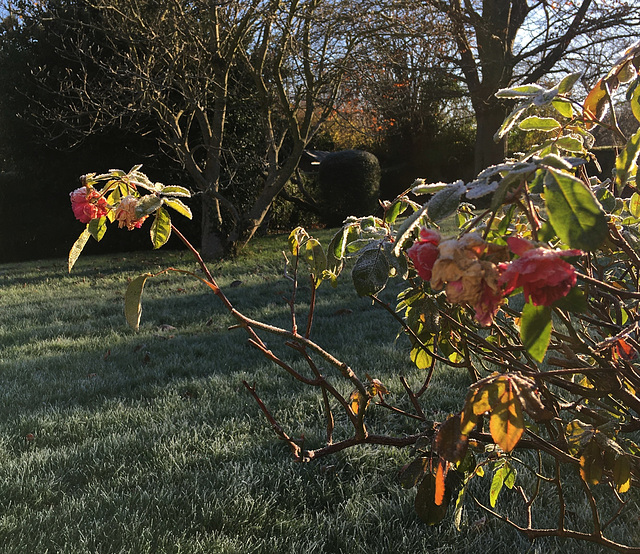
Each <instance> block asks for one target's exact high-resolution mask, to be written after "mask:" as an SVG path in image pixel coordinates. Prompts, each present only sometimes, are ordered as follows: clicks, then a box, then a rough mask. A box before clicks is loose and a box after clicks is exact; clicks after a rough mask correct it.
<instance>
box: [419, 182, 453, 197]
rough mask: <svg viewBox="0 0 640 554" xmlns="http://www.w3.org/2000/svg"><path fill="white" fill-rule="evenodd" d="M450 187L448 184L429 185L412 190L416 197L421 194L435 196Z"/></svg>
mask: <svg viewBox="0 0 640 554" xmlns="http://www.w3.org/2000/svg"><path fill="white" fill-rule="evenodd" d="M448 186H449V184H448V183H430V184H428V185H417V186H415V187H413V188H412V189H411V192H412V193H413V194H416V195H421V194H435V193H436V192H440V191H441V190H443V189H446V188H447V187H448Z"/></svg>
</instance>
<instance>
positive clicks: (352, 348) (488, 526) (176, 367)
mask: <svg viewBox="0 0 640 554" xmlns="http://www.w3.org/2000/svg"><path fill="white" fill-rule="evenodd" d="M325 235H326V232H325ZM285 247H286V237H283V236H278V237H268V238H266V239H260V240H258V241H256V242H255V243H254V245H253V246H252V247H251V249H250V252H248V253H247V254H245V255H242V256H240V258H238V259H236V260H232V261H227V262H223V263H219V264H213V265H212V269H213V270H214V273H215V274H216V275H217V276H218V277H219V281H220V284H221V285H222V286H223V287H225V290H226V292H227V293H228V295H229V297H230V298H231V300H232V301H233V302H234V303H235V304H236V305H237V307H238V309H240V310H241V311H244V312H246V313H247V314H248V315H250V316H251V317H255V318H258V319H263V320H266V321H267V322H269V323H275V324H278V325H283V326H286V325H288V322H289V319H290V314H289V309H288V307H287V306H286V304H285V303H284V301H283V297H284V296H288V294H289V292H290V283H289V281H287V280H286V279H285V278H284V277H283V269H284V258H283V256H282V254H281V253H280V251H281V250H282V249H284V248H285ZM170 265H171V266H174V267H177V268H181V269H188V270H191V271H196V270H197V265H196V264H195V263H194V262H193V261H192V260H191V259H190V257H189V256H188V255H187V254H183V253H177V252H169V251H167V252H162V251H160V252H150V253H144V254H127V255H121V256H108V257H107V256H105V257H87V258H80V260H79V261H78V264H77V266H76V268H75V269H74V271H73V273H72V274H71V275H68V274H67V272H66V263H65V261H64V260H48V261H41V262H34V263H28V264H11V265H3V266H0V286H1V287H2V288H1V293H0V398H1V401H0V551H1V552H2V553H3V554H4V553H16V554H17V553H20V554H22V553H40V552H42V553H44V552H64V553H69V554H74V553H78V554H80V553H87V552H96V553H97V552H100V553H111V552H132V553H133V552H135V553H137V552H141V553H144V552H149V553H152V552H153V553H158V552H163V553H164V552H176V553H178V552H182V553H184V552H187V553H210V552H224V553H232V552H233V553H235V552H238V553H246V552H304V553H309V552H317V553H325V552H345V553H347V552H349V553H360V552H361V553H369V552H376V553H386V552H388V553H398V552H425V551H429V552H475V551H483V552H498V551H500V552H503V551H513V552H552V551H559V550H566V551H568V552H598V551H599V550H598V549H597V548H593V547H589V546H585V545H580V544H577V543H572V542H563V541H559V540H555V539H548V540H545V541H539V542H536V543H530V542H529V541H527V540H526V539H525V538H523V537H522V536H520V535H519V534H517V533H516V532H514V531H513V530H511V529H509V528H508V527H507V526H505V525H504V524H501V523H499V522H497V521H494V520H491V519H486V518H485V517H484V513H483V512H482V511H481V510H480V509H479V508H478V507H476V506H474V504H473V503H470V505H469V510H468V511H467V513H466V515H465V518H464V523H465V525H464V526H463V527H462V530H461V531H460V532H458V531H457V530H455V528H454V527H453V524H452V522H451V518H448V519H447V520H445V522H443V523H442V524H441V525H439V526H437V527H435V528H430V527H425V526H424V525H423V524H422V523H421V522H420V520H419V519H418V518H417V516H416V515H415V513H414V510H413V498H414V492H413V491H405V490H403V489H401V488H400V486H399V485H398V483H397V479H396V475H397V471H398V469H399V468H400V467H401V466H402V464H404V463H405V462H406V461H408V460H409V459H410V452H408V451H402V450H400V451H399V450H394V449H391V448H377V449H376V448H371V447H360V448H354V449H352V450H350V451H346V452H343V453H341V454H338V455H335V456H332V457H328V458H324V459H321V460H318V461H317V462H314V463H310V464H296V463H294V462H292V460H291V456H290V453H289V451H288V449H287V447H286V446H285V445H284V444H283V443H282V442H280V441H279V440H278V439H277V438H276V437H275V435H274V434H273V432H272V431H271V429H270V427H269V425H268V423H267V422H266V421H265V419H264V417H263V416H262V413H261V412H260V410H259V408H258V407H257V406H256V404H255V402H254V401H253V400H252V399H251V398H250V396H249V395H248V394H247V392H246V391H245V389H244V387H243V386H242V381H243V380H246V381H248V382H250V383H252V384H255V386H256V390H257V391H258V393H259V394H260V396H261V397H262V399H263V400H264V402H265V403H266V405H267V406H269V408H270V409H271V410H272V412H273V414H274V416H275V417H276V418H277V419H278V421H279V422H280V423H281V424H282V425H283V426H284V427H285V428H286V430H287V431H288V432H289V433H290V434H291V435H293V436H296V437H299V436H301V435H304V436H305V440H306V441H307V442H308V444H309V446H314V445H316V446H319V445H320V444H321V442H322V440H323V433H324V423H323V420H322V414H321V402H320V399H319V397H318V395H317V391H315V390H310V389H308V388H307V387H305V386H303V385H301V384H299V383H297V382H293V381H292V380H291V379H290V378H289V377H288V376H287V375H286V374H285V373H284V372H283V371H282V370H280V369H279V368H277V367H276V366H274V365H273V364H271V363H269V362H268V361H266V360H264V359H263V358H262V357H261V356H260V355H259V354H258V353H257V352H256V351H255V350H253V349H252V348H250V347H249V346H248V345H247V343H246V341H245V338H246V337H245V336H244V335H243V332H242V331H241V330H229V329H228V327H229V325H231V324H232V323H233V321H232V320H231V319H230V317H229V316H228V314H227V313H226V312H225V311H224V310H223V308H222V306H221V305H220V303H219V302H217V300H216V298H215V297H214V295H213V294H211V292H210V291H208V290H206V288H205V287H203V286H202V285H201V284H199V282H198V281H196V280H194V279H190V278H188V277H185V276H181V275H163V276H161V277H158V278H155V279H151V280H150V281H149V282H148V283H147V285H146V288H145V294H144V297H143V313H142V324H141V329H140V331H139V332H138V333H133V332H131V331H130V330H129V329H128V327H127V326H126V322H125V320H124V316H123V297H124V291H125V289H126V286H127V282H128V280H129V279H131V278H134V277H135V276H137V275H138V274H139V273H141V272H147V271H150V272H155V271H159V270H160V269H162V268H164V267H166V266H170ZM348 279H349V276H348V274H346V275H345V276H344V279H343V284H342V286H340V287H338V288H337V289H335V290H334V289H332V288H331V287H329V286H327V285H324V284H323V285H322V287H321V289H320V291H319V292H320V297H319V301H318V307H317V315H316V320H315V322H314V333H315V335H314V336H315V338H316V340H317V341H318V342H319V343H320V344H321V345H323V346H324V347H325V348H326V349H328V350H330V351H331V352H334V353H335V354H336V355H337V356H338V357H339V358H341V359H343V360H344V361H346V362H347V363H349V365H350V366H352V367H353V368H354V369H355V370H356V371H357V372H358V373H359V374H360V375H361V376H364V373H365V372H366V373H369V374H370V375H372V376H374V377H377V378H379V379H381V380H382V381H383V382H384V383H385V384H386V385H387V386H388V387H389V388H390V389H391V391H392V397H393V398H394V400H397V401H398V402H399V403H400V404H402V402H404V401H403V400H402V398H401V393H402V387H401V385H400V383H399V382H398V379H397V377H398V375H405V376H406V377H407V379H408V380H409V382H410V383H412V384H415V385H417V384H418V383H420V382H421V380H422V378H423V375H422V374H421V373H420V372H419V371H417V370H416V369H415V368H414V367H413V366H412V364H411V363H410V362H409V360H408V354H407V348H406V347H407V343H406V342H405V341H404V339H403V338H402V337H400V338H399V339H398V340H396V333H397V326H396V324H395V322H394V321H393V320H392V319H391V318H390V317H389V316H388V314H386V313H385V312H383V311H382V310H380V309H377V308H374V307H372V306H371V303H370V302H369V301H368V300H366V299H361V298H358V297H357V296H356V295H355V293H354V292H353V290H352V287H351V286H350V284H349V282H348ZM232 284H233V286H232ZM397 287H398V285H392V286H391V288H390V290H389V291H388V293H387V297H386V298H387V300H388V301H391V302H392V301H393V299H394V296H395V294H396V293H397V292H398V290H399V289H398V288H397ZM307 297H308V289H307V290H306V291H305V290H304V283H303V287H302V289H301V291H300V300H301V308H302V310H301V313H300V317H301V318H304V317H305V315H306V312H305V310H304V307H305V304H304V302H305V299H306V298H307ZM345 309H346V310H345ZM265 340H267V343H268V344H269V346H270V347H271V348H273V349H274V350H275V351H277V352H279V353H281V354H282V355H283V356H286V357H287V359H288V360H291V361H292V363H298V362H295V360H294V357H293V355H292V354H291V353H290V352H287V349H286V348H285V347H283V346H282V345H280V344H278V342H277V340H275V339H273V338H269V337H266V338H265ZM297 367H298V366H297ZM299 367H301V368H302V366H299ZM325 369H326V370H327V374H331V375H333V374H332V373H331V369H330V368H325ZM336 382H337V383H338V386H339V388H340V390H342V391H343V392H344V393H345V394H348V393H349V386H348V385H347V384H346V383H344V382H341V381H340V380H339V379H337V380H336ZM468 382H469V381H468V377H467V375H466V373H465V372H464V371H459V372H456V371H453V370H446V371H440V372H437V373H436V376H435V378H434V381H433V383H432V385H431V388H430V390H429V391H428V393H427V395H426V399H425V412H426V413H427V416H428V417H432V418H433V419H438V418H442V417H443V416H445V415H447V414H448V413H451V412H454V411H456V410H458V409H459V407H460V405H461V402H462V399H463V398H464V394H465V388H466V386H467V385H468ZM368 418H369V420H368V425H369V427H370V429H371V430H375V431H376V432H385V431H387V432H394V433H412V432H415V431H416V430H417V429H418V428H419V427H418V426H417V424H416V423H415V422H412V421H404V420H401V419H398V418H397V417H394V416H393V415H392V414H391V413H390V412H388V411H384V410H381V409H376V408H372V409H371V410H370V413H369V414H368ZM340 432H345V426H344V422H342V421H340V420H338V422H337V433H340ZM485 481H486V480H485ZM487 488H488V482H485V483H483V484H481V485H480V486H479V488H477V489H476V491H477V493H478V495H479V498H482V499H483V500H485V501H487V500H488V498H487V495H488V493H487ZM576 490H577V489H576ZM519 506H520V503H519V501H518V497H517V495H516V494H515V492H513V491H505V492H504V493H503V494H502V495H501V497H500V499H499V505H498V507H499V508H501V509H506V510H507V511H508V512H509V510H511V511H512V513H513V514H514V515H515V516H518V515H519V514H518V510H519V509H520V508H519ZM576 511H578V510H577V509H576ZM542 517H543V520H542V523H543V524H544V525H553V524H554V519H553V518H554V517H555V515H554V513H549V514H542ZM636 527H637V526H636ZM616 533H617V535H618V536H619V537H620V538H621V539H622V540H633V539H635V540H636V542H638V541H640V537H638V531H637V530H636V528H633V527H627V528H624V527H623V528H621V529H619V530H616ZM634 534H635V536H634Z"/></svg>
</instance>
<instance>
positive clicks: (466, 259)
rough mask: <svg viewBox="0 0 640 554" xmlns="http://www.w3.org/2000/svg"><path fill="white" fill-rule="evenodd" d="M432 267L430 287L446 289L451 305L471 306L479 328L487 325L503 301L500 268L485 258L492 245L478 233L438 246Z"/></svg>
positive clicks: (488, 255) (488, 254)
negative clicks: (437, 252)
mask: <svg viewBox="0 0 640 554" xmlns="http://www.w3.org/2000/svg"><path fill="white" fill-rule="evenodd" d="M438 250H439V257H438V259H437V260H436V262H435V264H434V265H433V269H432V277H431V288H433V289H434V290H438V289H441V288H443V286H444V288H445V293H446V295H447V300H448V301H449V302H451V303H452V304H469V305H470V306H471V307H472V308H473V309H474V311H475V319H476V321H477V322H478V323H480V325H483V326H488V325H491V323H492V322H493V318H494V317H495V315H496V314H497V313H498V310H499V308H500V306H501V304H502V302H503V301H504V295H503V294H502V291H501V287H500V285H499V278H500V268H499V267H498V266H497V265H496V264H495V263H493V262H492V261H490V260H489V259H486V258H487V257H491V255H490V245H489V244H488V243H487V242H485V241H484V240H483V239H482V237H480V236H479V235H477V234H475V233H469V234H467V235H464V236H463V237H462V238H461V239H459V240H455V239H451V240H446V241H444V242H442V243H441V244H440V245H439V248H438Z"/></svg>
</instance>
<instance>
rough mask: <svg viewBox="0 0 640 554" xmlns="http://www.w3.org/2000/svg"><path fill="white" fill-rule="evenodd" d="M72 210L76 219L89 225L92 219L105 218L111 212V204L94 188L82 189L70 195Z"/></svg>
mask: <svg viewBox="0 0 640 554" xmlns="http://www.w3.org/2000/svg"><path fill="white" fill-rule="evenodd" d="M69 196H70V197H71V209H72V210H73V215H75V216H76V219H78V220H79V221H81V222H82V223H89V221H91V220H92V219H96V218H97V217H103V216H105V215H107V213H108V212H109V204H108V203H107V201H106V200H105V199H104V198H103V197H102V196H100V194H98V191H96V190H95V189H94V188H92V187H80V188H77V189H76V190H74V191H73V192H72V193H70V194H69Z"/></svg>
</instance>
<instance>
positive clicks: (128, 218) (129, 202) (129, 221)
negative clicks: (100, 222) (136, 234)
mask: <svg viewBox="0 0 640 554" xmlns="http://www.w3.org/2000/svg"><path fill="white" fill-rule="evenodd" d="M137 205H138V199H137V198H136V197H135V196H131V195H129V196H125V197H124V198H123V199H122V200H120V204H119V205H118V207H117V208H116V220H117V221H118V227H120V228H122V227H126V228H127V229H129V231H132V230H133V229H139V228H140V227H142V224H143V223H144V220H145V219H147V216H146V215H145V216H143V217H141V218H136V206H137Z"/></svg>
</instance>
